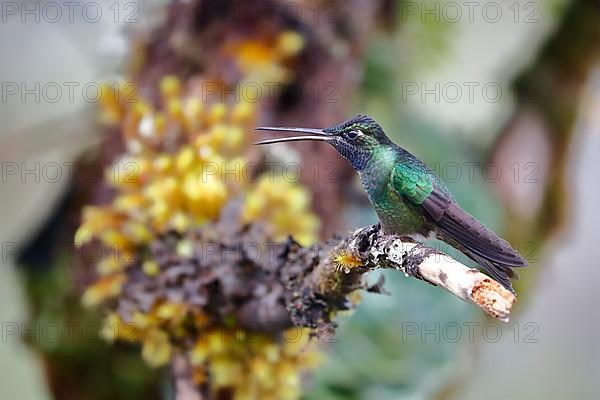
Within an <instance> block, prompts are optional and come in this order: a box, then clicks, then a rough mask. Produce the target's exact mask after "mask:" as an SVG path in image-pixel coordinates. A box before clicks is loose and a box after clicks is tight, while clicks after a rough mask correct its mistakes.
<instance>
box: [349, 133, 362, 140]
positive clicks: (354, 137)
mask: <svg viewBox="0 0 600 400" xmlns="http://www.w3.org/2000/svg"><path fill="white" fill-rule="evenodd" d="M358 135H359V132H358V131H350V132H347V133H346V138H348V139H350V140H354V139H356V138H357V137H358Z"/></svg>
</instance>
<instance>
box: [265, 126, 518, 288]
mask: <svg viewBox="0 0 600 400" xmlns="http://www.w3.org/2000/svg"><path fill="white" fill-rule="evenodd" d="M255 130H258V131H278V132H294V133H297V134H298V133H300V134H302V135H300V136H291V137H283V138H276V139H268V140H263V141H260V142H258V143H255V144H257V145H266V144H272V143H282V142H294V141H305V140H315V141H322V142H327V143H329V144H330V145H332V146H333V147H334V148H335V149H336V150H337V151H338V153H339V154H340V155H341V156H342V157H344V158H345V159H346V160H348V161H349V162H350V164H352V167H353V168H354V169H355V170H356V171H357V172H358V175H359V177H360V181H361V183H362V185H363V188H364V189H365V191H366V192H367V196H368V198H369V201H370V202H371V205H372V206H373V208H374V210H375V212H376V213H377V217H378V219H379V223H380V226H381V229H383V232H384V233H385V234H393V235H404V236H410V237H425V238H427V237H430V236H434V237H435V238H436V239H438V240H441V241H442V242H445V243H447V244H449V245H450V246H452V247H454V248H455V249H457V250H459V251H461V252H462V253H463V254H465V255H466V256H467V257H468V258H470V259H471V260H473V261H474V262H475V263H477V264H478V265H479V266H480V267H481V268H482V269H483V270H484V271H486V272H487V274H488V275H490V276H491V277H493V278H494V279H495V280H496V281H498V282H499V283H501V284H502V285H503V286H504V287H505V288H506V289H508V290H510V291H511V292H512V293H514V290H513V288H512V284H511V280H510V279H511V278H513V279H516V278H518V276H517V274H516V273H515V271H513V269H512V268H515V267H524V266H526V265H527V261H525V259H524V258H523V257H522V256H521V255H520V254H519V253H518V252H517V251H516V250H515V249H513V248H512V247H511V245H510V244H509V243H508V242H507V241H506V240H504V239H502V238H500V237H499V236H498V235H496V234H495V233H494V232H493V231H492V230H490V229H488V228H487V227H486V226H485V225H484V224H483V223H481V222H480V221H478V220H477V219H475V218H474V217H473V216H472V215H470V214H469V213H467V212H466V211H465V210H463V209H462V208H461V207H460V206H459V205H458V203H457V202H456V200H455V199H454V197H453V196H452V194H451V193H450V191H449V190H448V188H447V187H446V186H445V185H444V184H443V183H442V181H441V179H440V178H439V177H438V176H437V175H436V174H435V173H434V172H433V171H432V170H431V169H430V168H429V167H427V166H426V165H425V163H424V162H423V161H421V160H419V159H418V158H417V157H416V156H414V155H413V154H411V153H410V152H409V151H407V150H406V149H404V148H402V147H400V146H398V145H397V144H395V143H394V142H392V141H391V140H390V138H389V137H388V136H387V135H386V134H385V132H384V130H383V129H382V127H381V126H380V125H379V124H378V123H377V122H376V121H375V120H374V119H373V118H371V117H368V116H366V115H357V116H355V117H353V118H351V119H349V120H348V121H345V122H342V123H340V124H338V125H336V126H333V127H330V128H325V129H313V128H288V127H257V128H255Z"/></svg>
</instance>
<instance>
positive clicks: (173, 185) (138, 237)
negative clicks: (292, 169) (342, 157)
mask: <svg viewBox="0 0 600 400" xmlns="http://www.w3.org/2000/svg"><path fill="white" fill-rule="evenodd" d="M303 46H304V42H303V39H302V37H301V36H300V35H299V34H297V33H295V32H283V33H281V34H279V36H277V37H276V39H275V40H271V42H270V43H267V44H265V42H263V41H260V40H249V41H242V42H239V43H237V44H236V46H235V49H234V50H235V55H234V56H235V60H236V63H237V66H238V68H239V69H240V71H241V72H242V75H243V77H244V78H243V79H244V80H245V81H248V80H249V79H264V78H266V77H269V78H270V81H273V80H274V79H276V80H280V81H284V80H285V79H288V78H290V73H289V71H287V68H286V67H284V64H285V62H286V60H289V57H291V56H294V55H296V54H298V52H299V51H300V50H301V49H302V47H303ZM160 93H161V98H160V102H159V104H160V105H161V106H160V107H156V106H154V105H152V104H151V103H150V102H148V101H146V100H144V99H142V98H139V97H138V93H137V91H136V90H135V86H133V85H127V84H125V85H110V86H109V85H107V86H104V87H103V90H102V97H101V104H102V119H103V120H104V121H105V122H108V123H111V124H115V125H118V127H119V129H120V130H121V132H122V135H123V141H124V144H125V146H126V149H127V151H126V153H125V154H124V155H123V156H121V157H120V158H119V159H117V160H116V161H115V162H114V163H113V164H112V165H110V166H109V167H108V168H107V169H106V171H105V178H106V181H107V183H108V184H109V185H110V186H111V187H113V188H114V190H115V197H114V199H113V201H112V202H111V203H110V204H109V205H106V206H90V207H86V208H85V209H84V212H83V218H82V224H81V226H80V227H79V229H78V230H77V232H76V235H75V242H76V245H78V246H81V245H85V244H88V243H100V244H102V246H103V248H105V249H108V250H109V254H105V255H104V256H103V257H102V258H101V259H100V261H99V262H98V263H97V264H96V268H97V271H98V273H99V275H100V277H99V279H98V280H97V281H96V282H95V283H94V284H92V285H91V286H90V287H88V289H87V290H86V292H85V293H84V295H83V298H82V302H83V304H84V305H86V306H96V305H98V304H101V303H103V302H104V301H106V300H108V299H111V298H116V297H119V296H121V295H122V290H123V287H124V285H125V284H127V279H129V277H128V276H129V275H128V274H127V271H126V268H127V267H128V266H130V265H131V264H133V263H134V262H135V263H138V265H141V270H142V271H143V272H144V273H145V274H146V275H147V276H149V277H154V276H157V275H158V274H160V271H161V267H160V266H159V265H158V263H157V261H156V260H153V259H151V258H149V256H148V252H147V251H145V249H146V248H147V247H148V245H149V244H150V243H151V242H152V241H153V240H154V239H155V238H156V237H157V236H158V235H160V234H163V233H165V232H169V231H176V232H178V233H180V234H182V237H183V236H184V234H185V233H188V232H190V231H191V230H193V229H196V228H198V227H201V226H202V225H203V224H205V223H208V222H213V221H217V220H218V219H219V218H220V216H221V211H222V210H223V208H224V206H225V205H226V204H229V203H230V202H234V201H241V209H240V215H239V218H240V221H239V222H240V224H251V223H252V222H254V221H260V222H261V223H263V224H267V225H268V226H269V227H270V229H271V231H270V234H271V236H272V239H275V240H281V239H284V238H285V237H287V236H288V235H290V234H291V235H293V236H294V237H295V238H296V240H298V241H299V242H301V243H303V244H310V243H312V242H314V241H315V240H316V237H317V236H316V235H317V231H318V229H319V221H318V219H317V217H316V216H315V215H314V214H312V213H311V212H310V195H309V192H308V191H307V190H306V189H305V188H303V187H302V186H300V185H299V184H298V183H293V182H287V181H285V180H283V179H282V178H277V177H276V178H273V176H272V174H271V173H269V174H265V175H264V176H260V175H259V176H251V173H249V171H251V169H250V168H247V167H248V165H249V163H250V161H249V160H250V159H257V157H252V151H254V152H256V151H257V150H256V149H254V150H253V149H252V147H251V146H250V142H251V141H252V140H253V138H252V137H251V135H253V133H252V127H253V126H254V123H255V118H256V114H257V110H256V107H255V104H253V103H251V102H249V101H244V100H243V101H242V102H238V103H236V104H227V103H223V102H212V103H207V102H203V101H202V100H201V98H200V95H199V93H197V92H196V91H195V90H194V88H192V87H190V88H185V90H184V88H183V87H182V84H181V82H180V81H179V80H178V79H177V78H175V77H173V76H166V77H164V78H163V79H162V81H161V82H160ZM257 170H258V169H257ZM192 251H193V244H192V243H190V242H187V241H186V240H185V239H181V241H180V243H179V244H178V245H177V254H178V255H180V256H189V255H191V253H192ZM207 321H208V317H207V316H206V315H204V314H203V312H202V310H199V309H198V308H195V309H192V307H191V306H188V305H186V304H183V303H182V304H176V303H172V302H168V301H166V300H165V299H158V304H155V305H154V306H153V307H152V309H151V310H150V311H149V312H142V311H141V310H138V311H134V312H133V314H132V316H131V320H127V321H124V320H123V316H122V315H120V314H118V313H116V312H113V313H111V314H110V315H109V316H108V317H107V319H106V321H105V326H104V335H105V336H106V337H107V338H108V339H110V340H125V341H133V342H136V343H141V344H142V356H143V358H144V360H145V361H146V362H147V363H148V364H149V365H151V366H154V367H159V366H164V365H166V364H167V363H168V362H169V361H170V360H171V357H172V356H173V353H174V351H175V349H174V346H176V344H175V343H178V345H177V346H180V345H181V343H187V342H189V339H190V338H184V337H183V336H184V335H189V332H190V331H189V330H186V328H185V327H189V326H190V323H191V324H193V325H194V326H196V327H198V330H199V331H200V333H201V336H202V337H201V338H200V339H197V340H196V339H194V340H195V345H193V348H191V349H187V351H188V356H189V358H190V360H191V363H192V365H193V366H194V370H195V376H196V380H197V382H198V383H201V382H202V381H203V380H204V379H210V382H211V385H210V386H211V388H212V389H213V390H219V389H222V388H228V389H229V390H233V393H234V394H235V398H236V399H254V398H261V399H263V398H277V399H296V398H298V397H299V396H300V374H301V372H302V371H303V370H306V369H307V368H312V367H313V366H314V365H315V363H316V360H317V358H318V357H317V356H318V352H317V350H316V346H314V345H313V344H312V343H309V342H308V332H306V331H304V330H295V329H292V330H289V331H285V332H283V334H284V337H287V340H283V341H280V340H275V339H274V338H272V337H269V336H268V335H266V334H258V333H250V332H246V331H243V330H236V331H233V330H232V329H233V328H227V329H225V328H216V327H214V326H213V327H212V328H211V329H209V330H205V331H203V330H202V329H201V328H200V327H203V326H205V324H206V322H207ZM232 334H233V335H234V338H232V336H231V335H232ZM298 335H299V336H298ZM224 337H225V338H228V339H226V340H223V338H224ZM296 337H297V339H294V338H296ZM290 338H291V339H290ZM183 339H186V340H183Z"/></svg>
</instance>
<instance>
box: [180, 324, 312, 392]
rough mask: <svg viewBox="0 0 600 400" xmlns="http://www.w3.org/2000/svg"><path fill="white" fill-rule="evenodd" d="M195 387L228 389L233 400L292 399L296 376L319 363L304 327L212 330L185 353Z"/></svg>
mask: <svg viewBox="0 0 600 400" xmlns="http://www.w3.org/2000/svg"><path fill="white" fill-rule="evenodd" d="M190 361H191V363H192V365H193V366H194V370H195V377H196V381H197V383H202V382H203V381H204V380H206V379H210V384H211V389H212V390H213V391H214V392H217V391H219V390H221V389H227V390H233V393H234V394H235V395H234V399H237V400H252V399H273V400H275V399H277V400H287V399H297V398H299V397H300V394H301V383H302V382H301V372H302V371H303V370H307V369H312V368H315V367H316V366H317V365H318V364H319V362H320V361H321V356H320V353H319V352H318V351H317V350H316V345H315V343H313V342H311V341H310V332H309V330H308V329H300V328H291V329H288V330H286V331H284V332H283V333H282V335H281V337H280V338H279V340H275V339H274V338H273V335H272V334H265V333H257V332H248V331H244V330H231V329H229V330H228V329H213V330H209V331H207V332H206V333H205V334H204V335H202V337H201V338H199V339H198V340H197V342H196V344H195V345H194V347H193V348H192V350H191V351H190Z"/></svg>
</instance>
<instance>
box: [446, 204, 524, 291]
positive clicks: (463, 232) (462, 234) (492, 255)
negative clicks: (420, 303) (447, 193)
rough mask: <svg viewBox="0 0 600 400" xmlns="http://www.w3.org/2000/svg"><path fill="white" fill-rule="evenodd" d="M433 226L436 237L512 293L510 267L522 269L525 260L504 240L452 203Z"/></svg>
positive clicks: (513, 277)
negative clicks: (459, 252)
mask: <svg viewBox="0 0 600 400" xmlns="http://www.w3.org/2000/svg"><path fill="white" fill-rule="evenodd" d="M435 224H436V228H437V229H436V231H437V236H438V238H440V239H441V240H443V241H445V242H447V243H448V244H449V245H451V246H453V247H456V248H457V249H458V250H460V251H462V252H463V253H465V255H466V256H468V257H469V258H471V259H472V260H473V261H475V262H476V263H477V264H479V265H480V266H481V267H482V268H484V269H485V270H486V271H487V272H488V273H489V275H490V276H491V277H492V278H494V279H495V280H497V281H498V282H499V283H501V284H502V285H503V286H504V287H505V288H507V289H508V290H510V291H511V292H513V293H514V290H513V288H512V285H511V283H510V279H511V278H512V279H517V278H518V276H517V274H516V273H515V272H514V271H513V270H512V268H514V267H524V266H526V265H527V261H526V260H525V259H524V258H523V257H522V256H521V255H520V254H519V253H518V252H517V251H516V250H515V249H513V248H512V247H511V245H510V244H509V243H508V242H507V241H506V240H504V239H502V238H500V237H499V236H498V235H496V234H495V233H494V232H493V231H492V230H490V229H488V228H486V227H485V225H483V224H482V223H481V222H479V221H478V220H477V219H475V218H474V217H473V216H472V215H470V214H469V213H467V212H466V211H464V210H463V209H462V208H460V206H458V204H456V203H455V202H450V203H449V204H447V205H446V208H445V210H444V212H443V216H442V217H441V218H440V219H439V220H438V221H436V222H435Z"/></svg>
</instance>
